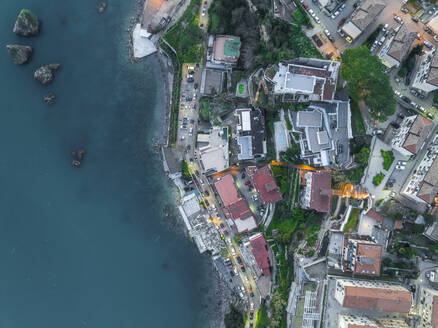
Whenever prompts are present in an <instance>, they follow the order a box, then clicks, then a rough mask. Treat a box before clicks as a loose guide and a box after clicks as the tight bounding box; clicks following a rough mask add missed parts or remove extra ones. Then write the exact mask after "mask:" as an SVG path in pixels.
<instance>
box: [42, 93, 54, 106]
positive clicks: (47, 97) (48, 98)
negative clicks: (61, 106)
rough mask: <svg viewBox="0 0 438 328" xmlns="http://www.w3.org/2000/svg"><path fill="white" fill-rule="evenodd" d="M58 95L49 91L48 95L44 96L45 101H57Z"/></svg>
mask: <svg viewBox="0 0 438 328" xmlns="http://www.w3.org/2000/svg"><path fill="white" fill-rule="evenodd" d="M55 99H56V96H55V94H54V93H49V94H48V95H47V96H44V102H45V103H46V104H49V105H51V104H53V103H54V102H55Z"/></svg>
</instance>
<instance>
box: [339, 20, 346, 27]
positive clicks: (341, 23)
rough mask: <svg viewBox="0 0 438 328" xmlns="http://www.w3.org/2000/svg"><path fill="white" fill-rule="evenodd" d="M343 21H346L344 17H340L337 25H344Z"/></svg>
mask: <svg viewBox="0 0 438 328" xmlns="http://www.w3.org/2000/svg"><path fill="white" fill-rule="evenodd" d="M345 21H346V18H342V19H341V20H340V21H339V23H338V26H342V25H344V23H345Z"/></svg>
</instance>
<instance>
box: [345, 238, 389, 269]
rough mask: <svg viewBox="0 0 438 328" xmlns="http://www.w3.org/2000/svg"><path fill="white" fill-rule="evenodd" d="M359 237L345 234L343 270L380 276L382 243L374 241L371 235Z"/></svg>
mask: <svg viewBox="0 0 438 328" xmlns="http://www.w3.org/2000/svg"><path fill="white" fill-rule="evenodd" d="M359 238H360V237H359V236H356V237H353V236H352V235H347V236H345V238H344V251H343V256H342V271H344V272H352V273H354V274H357V275H365V276H375V277H378V276H380V267H381V263H382V245H378V244H377V243H375V242H373V241H372V240H371V238H369V237H368V238H365V237H364V238H362V239H359Z"/></svg>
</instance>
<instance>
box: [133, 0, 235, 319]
mask: <svg viewBox="0 0 438 328" xmlns="http://www.w3.org/2000/svg"><path fill="white" fill-rule="evenodd" d="M146 1H147V0H146ZM136 3H137V8H136V14H135V16H133V17H131V18H130V21H129V28H128V30H127V32H128V34H129V57H130V61H131V64H135V63H137V62H140V61H142V60H144V58H146V57H143V58H135V57H134V50H133V37H132V32H133V30H134V28H135V25H136V24H137V23H139V22H140V21H141V17H142V14H143V8H142V4H141V0H137V2H136ZM188 3H189V1H188ZM186 5H187V4H186ZM184 7H186V6H184ZM184 9H185V8H184ZM176 21H177V20H175V21H173V22H172V23H175V22H176ZM172 25H173V24H169V25H168V26H167V27H166V30H167V29H168V28H170V27H171V26H172ZM162 32H164V31H162ZM160 34H161V33H160ZM159 39H161V35H160V37H159V38H158V39H157V42H156V44H157V48H158V51H157V52H156V53H154V54H152V55H149V56H151V57H155V58H154V59H156V60H157V61H158V63H159V66H160V73H159V76H160V77H161V78H162V79H163V81H164V83H163V84H164V98H165V99H164V104H165V112H164V113H162V114H163V115H162V122H163V125H162V127H161V130H160V134H159V136H158V140H152V144H153V147H154V148H155V147H156V148H157V150H158V149H159V148H161V147H169V143H168V137H169V124H170V113H171V102H172V86H173V79H174V72H175V68H174V67H173V64H172V61H171V59H170V58H169V56H168V54H167V53H166V52H165V51H164V49H162V48H161V47H159V45H158V40H159ZM149 56H147V57H149ZM157 77H158V76H157ZM160 156H162V161H163V162H164V161H165V158H164V156H165V155H164V153H163V152H162V153H161V154H160ZM163 170H164V171H166V170H165V168H164V165H163ZM166 173H168V172H166ZM168 181H169V182H170V181H172V185H173V186H174V190H175V191H176V192H175V193H174V194H173V195H172V207H173V208H172V210H174V212H175V215H176V216H177V217H175V220H176V221H177V225H180V227H178V228H177V229H176V230H179V231H174V232H176V233H178V232H182V233H184V235H185V237H186V238H187V239H189V240H190V241H191V243H192V244H193V246H194V245H195V244H194V242H193V240H192V239H191V238H190V236H189V234H188V231H187V229H186V227H185V225H184V223H183V219H182V217H181V214H179V212H178V211H177V207H178V203H180V201H181V189H180V188H179V187H178V184H177V183H176V181H175V180H172V179H171V178H170V177H169V176H168ZM168 215H169V213H168V212H164V213H161V216H162V220H163V221H164V220H166V219H167V216H168ZM168 224H170V222H168ZM174 230H175V229H174ZM200 256H204V255H202V254H200ZM209 257H210V258H209V264H210V265H211V267H212V269H213V271H214V277H211V278H212V279H211V285H210V286H206V288H205V291H203V294H204V295H203V296H204V297H205V299H204V302H205V303H204V304H203V308H204V309H205V311H206V313H203V314H202V316H204V315H206V316H207V317H208V320H209V326H208V327H209V328H224V327H225V324H224V317H225V315H226V314H227V313H228V312H229V309H230V305H231V304H232V303H233V302H234V301H235V300H234V298H235V296H233V294H232V292H231V290H230V289H229V288H228V286H227V283H226V282H225V281H224V280H223V278H222V277H221V276H220V274H219V272H218V271H217V269H216V267H215V265H214V262H213V260H212V258H211V256H209Z"/></svg>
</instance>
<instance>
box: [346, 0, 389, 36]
mask: <svg viewBox="0 0 438 328" xmlns="http://www.w3.org/2000/svg"><path fill="white" fill-rule="evenodd" d="M385 6H386V4H385V2H384V1H381V0H366V1H365V2H363V4H362V6H360V8H359V10H358V11H357V13H356V16H354V17H353V18H352V19H351V22H352V23H353V24H354V25H356V26H357V27H358V28H359V29H360V30H361V31H364V30H365V29H366V28H367V27H368V26H369V25H370V24H371V22H372V21H373V20H374V19H375V18H376V17H377V16H378V15H379V14H380V12H381V11H382V10H383V8H385Z"/></svg>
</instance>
